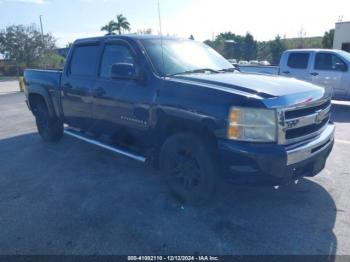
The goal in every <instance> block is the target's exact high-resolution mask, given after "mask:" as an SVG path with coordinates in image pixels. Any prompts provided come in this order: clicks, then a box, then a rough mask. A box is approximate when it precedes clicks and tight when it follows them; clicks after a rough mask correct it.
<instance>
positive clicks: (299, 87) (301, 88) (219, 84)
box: [174, 72, 330, 107]
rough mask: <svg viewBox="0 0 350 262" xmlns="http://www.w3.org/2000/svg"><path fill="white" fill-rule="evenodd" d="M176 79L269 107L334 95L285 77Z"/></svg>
mask: <svg viewBox="0 0 350 262" xmlns="http://www.w3.org/2000/svg"><path fill="white" fill-rule="evenodd" d="M174 79H176V80H180V81H186V82H191V83H193V84H198V85H203V86H204V87H210V88H217V89H219V90H221V91H222V90H224V91H226V92H229V93H241V94H244V95H246V96H254V97H256V98H260V99H263V100H264V103H265V104H266V106H268V107H285V106H293V105H297V104H301V103H302V104H304V103H309V102H313V101H315V100H319V99H323V98H325V97H328V96H330V94H328V93H326V91H325V89H324V88H322V87H319V86H316V85H314V84H311V83H308V82H305V81H301V80H297V79H295V78H288V77H282V76H270V75H259V74H248V73H240V72H237V73H236V72H234V73H220V74H191V75H178V76H175V77H174Z"/></svg>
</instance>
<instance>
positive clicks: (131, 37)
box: [74, 34, 184, 44]
mask: <svg viewBox="0 0 350 262" xmlns="http://www.w3.org/2000/svg"><path fill="white" fill-rule="evenodd" d="M106 39H124V40H142V39H154V40H160V39H163V40H174V39H178V40H184V38H179V37H170V36H163V37H161V36H159V35H136V34H125V35H105V36H98V37H90V38H81V39H77V40H75V42H74V44H79V43H85V42H93V41H101V40H106Z"/></svg>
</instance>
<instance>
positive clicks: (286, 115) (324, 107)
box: [279, 100, 331, 144]
mask: <svg viewBox="0 0 350 262" xmlns="http://www.w3.org/2000/svg"><path fill="white" fill-rule="evenodd" d="M330 109H331V101H330V100H324V101H318V102H316V103H313V104H312V105H306V106H305V107H298V108H294V109H285V110H283V111H282V112H280V114H282V117H281V118H280V123H279V124H280V129H279V142H280V144H292V143H297V142H300V141H303V140H306V139H311V138H313V137H316V136H318V135H319V134H320V133H321V132H322V130H324V128H326V126H327V125H328V123H329V119H330Z"/></svg>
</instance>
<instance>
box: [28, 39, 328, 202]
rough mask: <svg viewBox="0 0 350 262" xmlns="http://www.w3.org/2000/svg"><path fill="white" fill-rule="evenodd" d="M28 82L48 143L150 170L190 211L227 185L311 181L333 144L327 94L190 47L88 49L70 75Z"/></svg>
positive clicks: (121, 43) (74, 57)
mask: <svg viewBox="0 0 350 262" xmlns="http://www.w3.org/2000/svg"><path fill="white" fill-rule="evenodd" d="M24 81H25V94H26V99H27V104H28V107H29V109H30V110H31V111H32V112H33V114H34V116H35V119H36V124H37V127H38V132H39V134H40V135H41V136H42V138H43V139H44V140H45V141H48V142H56V141H59V140H60V139H61V138H62V137H63V135H64V134H66V135H69V136H73V137H75V138H77V139H81V140H84V141H86V142H89V143H92V144H94V145H96V146H100V147H103V148H105V149H107V150H111V151H113V152H116V153H119V154H122V155H124V156H126V157H130V158H132V159H135V160H137V161H142V162H147V161H148V162H149V163H152V165H153V166H155V167H156V168H159V169H160V171H161V172H160V173H161V174H163V175H164V176H165V177H166V180H167V182H168V184H169V187H170V189H171V192H173V193H174V194H176V195H177V196H179V197H181V198H182V199H184V200H188V201H197V200H203V199H207V198H208V197H209V196H210V195H211V194H212V193H213V192H214V191H215V189H217V188H216V187H217V181H218V179H219V178H220V179H222V178H224V179H228V180H229V181H231V182H234V183H239V184H242V183H244V184H264V185H272V186H277V185H280V184H283V183H288V182H293V181H295V180H298V179H299V178H302V177H309V176H315V175H316V174H318V173H319V172H320V171H321V170H322V169H323V168H324V166H325V162H326V159H327V157H328V155H329V153H330V152H331V150H332V147H333V143H334V126H333V125H332V124H331V123H330V111H331V101H330V96H329V94H326V93H325V91H324V89H323V88H320V87H318V86H315V85H313V84H311V83H307V82H303V81H300V80H296V79H290V78H285V77H281V76H266V75H251V74H244V73H241V72H238V71H236V70H235V68H234V67H232V65H231V64H230V63H229V62H228V61H227V60H225V59H224V58H223V57H222V56H220V55H219V54H218V53H217V52H215V51H214V50H213V49H211V48H210V47H208V46H206V45H205V44H203V43H200V42H196V41H192V40H184V39H178V38H168V37H164V38H160V37H159V36H136V35H125V36H105V37H97V38H89V39H81V40H77V41H75V43H74V44H73V47H72V48H71V50H70V53H69V55H68V57H67V61H66V65H65V67H64V69H63V71H59V70H57V71H54V70H33V69H28V70H25V72H24Z"/></svg>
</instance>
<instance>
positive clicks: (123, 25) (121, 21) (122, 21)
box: [115, 14, 130, 35]
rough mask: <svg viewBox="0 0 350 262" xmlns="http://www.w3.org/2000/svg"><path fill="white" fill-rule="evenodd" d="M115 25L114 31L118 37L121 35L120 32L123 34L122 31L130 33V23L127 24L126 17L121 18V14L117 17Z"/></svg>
mask: <svg viewBox="0 0 350 262" xmlns="http://www.w3.org/2000/svg"><path fill="white" fill-rule="evenodd" d="M115 23H116V30H117V31H118V33H119V34H120V35H121V34H122V31H123V32H124V30H126V31H130V23H129V22H128V20H127V19H126V17H125V16H123V15H122V14H120V15H117V21H116V22H115Z"/></svg>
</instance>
